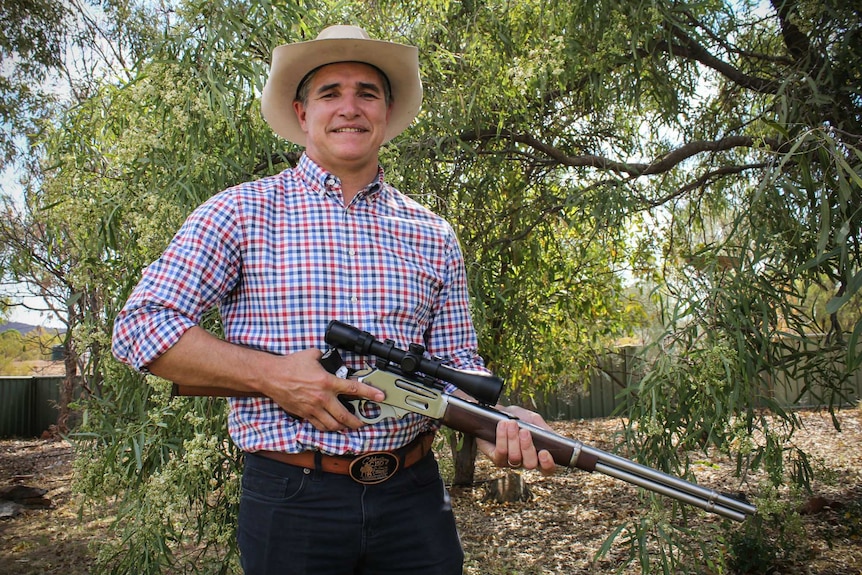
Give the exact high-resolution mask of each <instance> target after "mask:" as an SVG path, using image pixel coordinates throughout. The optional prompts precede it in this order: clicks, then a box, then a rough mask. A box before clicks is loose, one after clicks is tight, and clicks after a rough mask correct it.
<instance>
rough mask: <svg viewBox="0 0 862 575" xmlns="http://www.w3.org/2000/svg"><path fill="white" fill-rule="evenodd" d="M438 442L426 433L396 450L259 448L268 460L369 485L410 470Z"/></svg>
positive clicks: (258, 453) (259, 452)
mask: <svg viewBox="0 0 862 575" xmlns="http://www.w3.org/2000/svg"><path fill="white" fill-rule="evenodd" d="M433 444H434V433H433V432H429V433H423V434H421V435H419V436H418V437H417V438H416V439H414V440H413V441H411V442H410V443H408V444H407V445H405V446H404V447H399V448H398V449H396V450H394V451H372V452H369V453H362V454H360V455H324V454H322V453H320V452H317V451H303V452H301V453H281V452H279V451H257V452H255V453H256V454H257V455H261V456H263V457H266V458H268V459H272V460H274V461H278V462H279V463H286V464H287V465H294V466H296V467H305V468H307V469H320V470H321V471H325V472H326V473H337V474H339V475H349V476H350V477H352V478H353V480H354V481H357V482H358V483H363V484H366V485H373V484H375V483H383V482H384V481H386V480H388V479H390V478H391V477H392V476H393V475H395V473H396V472H397V471H398V470H399V469H407V468H408V467H410V466H411V465H414V464H416V463H418V462H419V461H420V460H421V459H422V458H423V457H425V456H426V455H427V454H428V452H429V451H431V446H432V445H433Z"/></svg>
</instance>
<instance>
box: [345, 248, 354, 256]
mask: <svg viewBox="0 0 862 575" xmlns="http://www.w3.org/2000/svg"><path fill="white" fill-rule="evenodd" d="M347 253H348V254H349V255H351V256H355V255H356V250H353V249H350V250H347Z"/></svg>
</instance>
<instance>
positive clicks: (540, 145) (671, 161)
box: [460, 130, 780, 178]
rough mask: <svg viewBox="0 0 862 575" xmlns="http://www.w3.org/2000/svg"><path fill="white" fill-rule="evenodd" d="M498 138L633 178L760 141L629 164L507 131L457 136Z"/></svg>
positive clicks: (734, 140)
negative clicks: (572, 151) (569, 150)
mask: <svg viewBox="0 0 862 575" xmlns="http://www.w3.org/2000/svg"><path fill="white" fill-rule="evenodd" d="M498 138H500V139H507V140H510V141H512V142H516V143H519V144H524V145H527V146H530V147H531V148H533V149H535V150H538V151H541V152H542V153H543V154H545V155H546V156H548V157H549V158H552V159H553V160H555V161H556V162H557V163H558V164H560V165H564V166H569V167H572V168H596V169H600V170H607V171H611V172H616V173H620V174H627V175H629V176H631V177H635V178H636V177H640V176H649V175H655V174H661V173H664V172H668V171H670V170H671V169H673V168H674V167H676V166H677V165H678V164H680V163H681V162H683V161H685V160H687V159H688V158H691V157H692V156H696V155H698V154H701V153H704V152H713V153H714V152H723V151H727V150H731V149H733V148H743V147H751V146H754V145H755V144H756V143H758V142H759V141H760V140H758V139H756V138H754V137H752V136H727V137H725V138H721V139H719V140H715V141H705V140H700V141H694V142H688V143H685V144H683V145H682V146H680V147H678V148H676V149H674V150H671V151H669V152H668V153H666V154H664V155H663V156H661V157H659V158H656V159H655V160H653V161H652V162H650V163H642V162H635V163H630V162H620V161H618V160H611V159H610V158H606V157H604V156H599V155H596V154H580V155H576V156H572V155H569V154H566V153H564V152H563V151H562V150H560V149H559V148H556V147H554V146H552V145H549V144H546V143H544V142H542V141H540V140H539V139H537V138H535V137H534V136H532V135H530V134H516V133H514V132H510V131H508V130H502V131H497V130H481V131H471V132H463V133H462V134H461V136H460V139H461V140H462V141H465V142H472V141H487V140H494V139H498ZM764 143H766V144H767V145H768V146H770V147H771V148H773V149H776V148H778V147H779V146H780V142H779V141H778V140H775V139H767V140H765V141H764Z"/></svg>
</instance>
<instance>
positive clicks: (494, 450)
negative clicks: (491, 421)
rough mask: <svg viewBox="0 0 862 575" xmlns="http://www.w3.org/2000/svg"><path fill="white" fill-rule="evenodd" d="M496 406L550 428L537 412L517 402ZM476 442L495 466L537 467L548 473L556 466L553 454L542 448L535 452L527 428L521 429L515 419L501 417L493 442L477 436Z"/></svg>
mask: <svg viewBox="0 0 862 575" xmlns="http://www.w3.org/2000/svg"><path fill="white" fill-rule="evenodd" d="M497 409H499V410H500V411H505V412H507V413H509V414H511V415H514V416H515V417H517V418H518V419H520V420H522V421H525V422H527V423H531V424H533V425H536V426H538V427H542V428H544V429H547V430H549V431H553V430H551V428H550V426H548V424H547V423H546V422H545V420H544V419H543V418H542V416H541V415H539V414H538V413H534V412H532V411H529V410H526V409H524V408H522V407H518V406H512V407H499V406H498V407H497ZM477 446H478V447H479V450H480V451H482V453H484V454H485V455H487V456H488V458H489V459H490V460H491V461H492V462H493V463H494V465H496V466H497V467H512V468H519V467H523V468H524V469H538V470H539V471H541V472H542V473H543V474H544V475H551V474H553V473H554V471H555V470H556V464H555V463H554V458H553V456H552V455H551V454H550V453H549V452H548V451H547V450H545V449H543V450H542V451H539V452H537V451H536V447H535V446H534V445H533V436H532V435H531V434H530V432H529V431H528V430H526V429H521V428H520V427H519V426H518V422H517V421H514V420H502V421H500V422H499V423H498V424H497V441H496V444H494V443H491V442H488V441H484V440H481V439H477Z"/></svg>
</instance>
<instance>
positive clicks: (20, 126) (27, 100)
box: [0, 0, 68, 170]
mask: <svg viewBox="0 0 862 575" xmlns="http://www.w3.org/2000/svg"><path fill="white" fill-rule="evenodd" d="M67 17H68V11H67V9H66V6H65V5H64V4H63V3H60V2H52V1H50V0H27V1H19V0H10V1H7V2H4V3H3V5H2V6H0V123H2V125H3V131H2V132H0V150H2V154H0V170H2V169H4V168H5V167H6V166H7V164H8V163H9V162H11V161H13V160H15V159H16V158H18V157H19V156H20V155H21V154H22V152H23V151H22V150H20V149H19V146H21V145H22V142H20V141H16V140H17V139H18V138H19V137H23V136H24V135H25V134H28V133H33V132H35V130H36V128H35V125H34V124H35V122H36V121H37V120H38V119H39V118H42V117H43V114H44V112H45V111H46V110H49V109H50V106H49V105H47V104H50V103H51V102H53V101H54V97H53V96H52V94H51V91H50V90H49V89H46V87H45V86H44V84H43V83H44V82H45V81H46V80H47V79H48V77H49V76H50V75H51V74H52V73H56V72H57V71H58V70H59V69H60V68H61V66H62V61H63V56H62V53H63V49H64V47H65V32H66V26H67Z"/></svg>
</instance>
